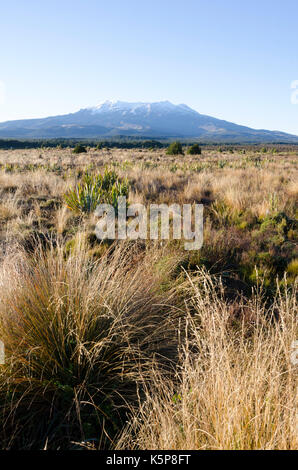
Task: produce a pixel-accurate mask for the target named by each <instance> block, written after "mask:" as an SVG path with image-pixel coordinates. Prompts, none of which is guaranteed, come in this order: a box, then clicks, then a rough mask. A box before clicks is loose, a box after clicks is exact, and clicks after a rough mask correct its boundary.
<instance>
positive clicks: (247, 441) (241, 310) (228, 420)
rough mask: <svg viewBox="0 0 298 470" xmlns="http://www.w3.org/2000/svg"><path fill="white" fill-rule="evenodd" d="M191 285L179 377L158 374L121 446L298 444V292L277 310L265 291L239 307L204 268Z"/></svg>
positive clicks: (235, 447)
mask: <svg viewBox="0 0 298 470" xmlns="http://www.w3.org/2000/svg"><path fill="white" fill-rule="evenodd" d="M189 289H190V293H191V300H190V306H191V308H192V314H191V315H190V314H189V315H188V321H187V332H188V334H187V337H188V340H187V342H186V343H185V344H183V345H182V347H181V350H180V360H181V366H180V367H179V368H178V370H177V377H176V380H168V379H164V377H163V376H161V375H160V374H159V373H158V371H156V373H155V375H154V383H153V385H152V384H151V385H149V386H147V387H146V400H145V401H144V402H142V403H140V404H139V407H138V408H136V409H135V410H134V416H133V418H132V419H131V422H130V424H129V426H128V427H127V428H126V430H125V431H124V432H123V433H122V435H121V437H120V439H119V441H118V444H117V448H118V449H124V448H125V449H165V450H169V449H171V450H185V449H189V450H190V449H194V450H199V449H200V450H203V449H217V450H219V449H227V450H243V449H248V450H252V449H295V448H297V445H298V435H297V368H296V369H295V366H294V365H293V364H292V363H291V361H290V351H291V344H292V341H294V340H295V338H296V337H297V332H298V329H297V326H298V324H297V304H296V298H295V293H296V292H292V293H291V294H290V293H289V292H286V293H285V295H281V294H280V293H279V294H278V295H277V297H276V298H275V300H274V303H273V305H272V306H271V308H269V309H267V308H266V307H265V304H264V303H263V301H262V297H261V295H260V293H258V294H256V295H255V296H254V297H253V298H252V299H251V300H250V301H249V302H247V301H246V302H245V301H244V300H243V299H242V301H241V302H240V303H238V305H237V308H236V311H235V305H232V304H229V303H227V302H226V301H225V300H224V298H223V297H222V294H221V292H220V290H219V289H218V283H216V284H215V283H214V281H213V280H212V278H211V277H210V276H209V275H208V274H206V273H204V272H201V273H200V275H199V277H198V278H197V279H190V280H189ZM277 316H278V321H276V320H275V319H276V317H277Z"/></svg>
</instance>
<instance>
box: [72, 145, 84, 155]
mask: <svg viewBox="0 0 298 470" xmlns="http://www.w3.org/2000/svg"><path fill="white" fill-rule="evenodd" d="M86 152H87V150H86V147H85V146H84V145H82V144H77V145H76V146H75V148H74V149H73V153H86Z"/></svg>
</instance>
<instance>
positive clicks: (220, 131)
mask: <svg viewBox="0 0 298 470" xmlns="http://www.w3.org/2000/svg"><path fill="white" fill-rule="evenodd" d="M117 135H122V136H125V135H126V136H130V137H140V136H142V137H144V138H158V137H160V138H177V139H179V138H180V139H183V138H185V139H186V138H187V139H189V138H192V139H198V140H200V141H201V142H210V143H211V142H227V143H263V142H264V143H297V144H298V136H295V135H291V134H286V133H284V132H278V131H267V130H263V129H260V130H256V129H251V128H250V127H245V126H239V125H237V124H233V123H231V122H228V121H223V120H221V119H216V118H213V117H210V116H206V115H204V114H200V113H198V112H197V111H195V110H193V109H191V108H190V107H189V106H187V105H185V104H179V105H174V104H172V103H170V102H169V101H161V102H157V103H126V102H123V101H105V102H103V103H100V104H99V105H98V106H95V107H91V108H86V109H81V110H80V111H77V112H76V113H72V114H65V115H62V116H52V117H47V118H41V119H24V120H17V121H7V122H2V123H0V138H12V139H16V138H17V139H41V138H42V139H44V138H46V139H55V138H81V139H90V138H92V139H96V138H98V139H102V138H109V137H110V138H111V137H114V136H117Z"/></svg>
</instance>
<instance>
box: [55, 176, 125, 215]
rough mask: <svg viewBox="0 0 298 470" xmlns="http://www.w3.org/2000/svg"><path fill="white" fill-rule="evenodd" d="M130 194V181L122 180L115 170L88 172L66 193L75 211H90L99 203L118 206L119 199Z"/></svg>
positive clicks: (71, 207)
mask: <svg viewBox="0 0 298 470" xmlns="http://www.w3.org/2000/svg"><path fill="white" fill-rule="evenodd" d="M120 196H128V183H127V181H126V180H124V181H121V180H120V179H119V178H118V176H117V174H116V173H115V172H114V171H109V170H105V172H104V174H103V175H102V174H97V175H92V174H89V173H88V172H86V173H85V174H84V175H83V177H82V179H81V181H80V182H79V183H78V184H77V185H76V186H75V187H74V188H70V189H69V190H68V191H67V192H66V194H64V200H65V202H66V204H67V207H68V208H69V209H71V210H73V211H75V212H81V213H90V212H93V211H95V209H96V207H97V206H98V204H103V203H107V204H111V205H112V206H113V207H114V208H115V209H116V208H117V199H118V197H120Z"/></svg>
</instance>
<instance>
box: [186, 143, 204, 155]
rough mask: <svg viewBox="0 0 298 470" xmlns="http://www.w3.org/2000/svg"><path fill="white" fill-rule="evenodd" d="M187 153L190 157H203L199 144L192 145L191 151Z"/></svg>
mask: <svg viewBox="0 0 298 470" xmlns="http://www.w3.org/2000/svg"><path fill="white" fill-rule="evenodd" d="M187 153H188V154H189V155H201V153H202V150H201V147H200V146H199V144H193V145H191V147H189V149H188V150H187Z"/></svg>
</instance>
